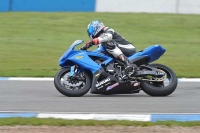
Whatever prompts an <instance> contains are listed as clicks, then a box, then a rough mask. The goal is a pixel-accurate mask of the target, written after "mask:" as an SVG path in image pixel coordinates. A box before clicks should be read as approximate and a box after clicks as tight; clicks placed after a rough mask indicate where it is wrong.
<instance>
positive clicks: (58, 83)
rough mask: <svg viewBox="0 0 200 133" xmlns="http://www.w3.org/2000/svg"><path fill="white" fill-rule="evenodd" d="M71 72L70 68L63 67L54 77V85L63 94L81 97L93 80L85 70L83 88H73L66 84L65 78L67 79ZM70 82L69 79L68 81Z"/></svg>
mask: <svg viewBox="0 0 200 133" xmlns="http://www.w3.org/2000/svg"><path fill="white" fill-rule="evenodd" d="M69 72H70V68H62V69H60V70H59V71H58V72H57V74H56V75H55V77H54V85H55V87H56V89H57V90H58V91H59V92H60V93H61V94H63V95H65V96H68V97H80V96H83V95H85V94H86V93H87V92H88V91H89V90H90V87H91V84H92V81H91V78H90V77H89V75H88V74H87V73H86V72H83V75H84V78H85V80H84V81H82V84H81V86H82V87H81V88H80V87H79V86H77V87H74V88H78V89H72V88H73V87H70V86H69V85H65V84H64V83H63V80H66V78H64V77H66V76H68V75H67V74H68V73H69ZM67 82H68V81H67Z"/></svg>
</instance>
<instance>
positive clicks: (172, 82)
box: [141, 64, 178, 96]
mask: <svg viewBox="0 0 200 133" xmlns="http://www.w3.org/2000/svg"><path fill="white" fill-rule="evenodd" d="M149 66H150V67H154V68H157V69H160V70H162V71H164V72H165V73H166V74H167V79H168V80H169V85H168V86H164V82H149V81H142V82H141V88H142V90H143V91H144V92H145V93H147V94H148V95H150V96H168V95H170V94H171V93H172V92H174V90H175V89H176V87H177V84H178V82H177V77H176V74H175V73H174V72H173V70H172V69H170V68H169V67H167V66H165V65H161V64H150V65H149Z"/></svg>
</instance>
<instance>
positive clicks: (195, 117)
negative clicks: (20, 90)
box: [0, 112, 200, 122]
mask: <svg viewBox="0 0 200 133" xmlns="http://www.w3.org/2000/svg"><path fill="white" fill-rule="evenodd" d="M15 117H21V118H33V117H34V118H56V119H57V118H59V119H67V120H128V121H146V122H148V121H149V122H156V121H169V120H170V121H182V122H184V121H200V114H192V113H191V114H189V113H186V114H182V113H181V114H89V113H88V114H87V113H83V114H73V113H31V112H0V118H15Z"/></svg>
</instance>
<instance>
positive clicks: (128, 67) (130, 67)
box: [119, 54, 136, 74]
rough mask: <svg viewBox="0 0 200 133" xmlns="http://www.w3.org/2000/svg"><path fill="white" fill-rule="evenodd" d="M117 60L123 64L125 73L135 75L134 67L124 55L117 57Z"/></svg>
mask: <svg viewBox="0 0 200 133" xmlns="http://www.w3.org/2000/svg"><path fill="white" fill-rule="evenodd" d="M119 59H120V60H121V61H122V62H123V63H124V64H125V69H124V71H125V73H128V72H132V73H133V74H134V73H135V70H136V67H135V65H133V64H131V63H130V61H129V59H128V58H127V57H126V56H125V55H123V54H121V55H119Z"/></svg>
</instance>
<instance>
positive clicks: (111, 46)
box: [105, 42, 134, 73]
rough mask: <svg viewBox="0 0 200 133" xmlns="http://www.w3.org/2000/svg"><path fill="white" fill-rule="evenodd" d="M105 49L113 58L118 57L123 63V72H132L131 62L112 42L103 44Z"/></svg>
mask: <svg viewBox="0 0 200 133" xmlns="http://www.w3.org/2000/svg"><path fill="white" fill-rule="evenodd" d="M105 48H106V50H107V51H108V52H109V53H110V54H112V55H113V56H114V57H115V58H118V59H120V60H121V61H122V62H123V63H124V64H125V72H126V73H127V72H133V70H134V69H133V64H131V63H130V61H129V60H128V58H127V57H126V56H125V55H124V54H123V53H122V51H121V50H120V49H119V48H118V47H117V46H116V44H115V43H113V42H108V43H106V44H105Z"/></svg>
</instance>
